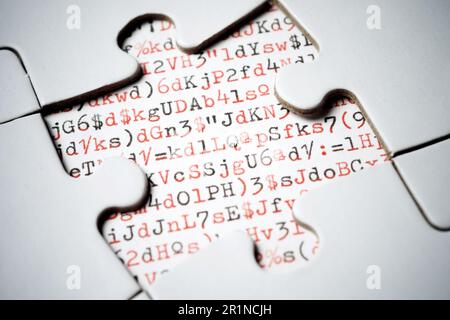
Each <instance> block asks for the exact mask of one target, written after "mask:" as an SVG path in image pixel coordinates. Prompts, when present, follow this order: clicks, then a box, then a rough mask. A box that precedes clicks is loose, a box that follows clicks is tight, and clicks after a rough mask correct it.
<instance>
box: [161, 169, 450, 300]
mask: <svg viewBox="0 0 450 320" xmlns="http://www.w3.org/2000/svg"><path fill="white" fill-rule="evenodd" d="M358 199H360V201H358ZM295 214H296V217H297V218H298V220H299V221H303V223H305V224H307V225H309V226H310V227H312V228H314V229H315V232H316V233H317V235H318V237H319V239H320V249H319V251H318V254H317V256H316V257H315V258H314V260H313V261H312V262H311V263H310V265H308V266H307V267H305V268H302V269H298V270H297V271H295V272H290V273H284V274H268V273H265V272H263V271H262V270H261V269H259V268H258V266H257V264H256V263H255V261H254V258H253V245H252V242H251V240H250V239H249V238H248V237H247V236H245V235H244V234H233V235H230V237H228V238H227V239H224V240H222V241H220V240H219V241H217V242H216V243H214V244H212V245H211V246H210V247H209V248H208V249H206V250H203V251H202V252H200V253H198V254H197V255H195V256H193V257H192V258H191V259H190V260H189V261H186V262H185V263H184V264H182V265H180V266H179V268H177V269H175V270H173V271H171V272H170V273H168V274H167V275H165V277H164V279H163V280H162V281H160V282H158V283H157V284H156V285H155V288H154V289H155V292H156V294H155V296H156V297H158V298H175V299H197V298H201V299H217V298H230V299H231V298H232V299H260V298H264V299H284V298H295V299H315V298H328V299H329V298H331V299H336V298H339V299H342V298H357V299H372V298H373V299H388V298H397V299H398V298H401V299H409V298H447V299H448V298H449V297H450V276H449V275H448V270H449V268H450V259H449V258H448V255H447V252H448V248H449V246H450V233H447V232H441V231H437V230H435V229H433V228H431V227H430V226H429V225H428V223H427V222H426V221H425V219H424V217H423V216H422V215H421V213H420V211H419V209H418V208H417V206H416V205H415V203H414V201H413V200H412V198H411V197H410V195H409V193H408V191H407V189H406V188H405V186H404V184H403V182H402V181H401V179H400V178H399V176H398V175H397V172H396V171H395V169H394V168H393V166H392V164H390V163H389V164H385V165H381V166H378V167H376V168H373V169H371V170H367V171H365V172H363V173H361V174H359V175H354V176H352V177H349V178H348V179H342V180H339V181H337V182H336V183H333V184H328V185H326V186H324V187H323V188H321V189H318V190H315V191H311V192H309V193H307V194H306V195H305V196H304V197H302V198H301V199H300V200H299V201H298V207H297V210H296V212H295Z"/></svg>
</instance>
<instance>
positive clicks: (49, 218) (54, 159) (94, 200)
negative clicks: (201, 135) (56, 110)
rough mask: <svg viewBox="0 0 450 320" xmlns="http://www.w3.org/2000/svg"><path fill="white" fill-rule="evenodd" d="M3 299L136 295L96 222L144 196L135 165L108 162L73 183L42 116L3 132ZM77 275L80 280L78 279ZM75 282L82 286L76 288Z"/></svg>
mask: <svg viewBox="0 0 450 320" xmlns="http://www.w3.org/2000/svg"><path fill="white" fill-rule="evenodd" d="M0 149H1V152H0V164H1V166H0V170H1V177H2V178H1V182H0V184H1V190H2V215H1V220H2V223H1V225H0V252H1V253H2V258H3V260H2V261H3V262H2V265H1V269H0V270H1V271H0V287H1V290H0V296H1V298H2V299H5V298H6V299H8V298H23V299H28V298H39V299H49V298H50V299H79V298H82V299H91V298H105V299H118V298H121V299H124V298H128V297H131V296H132V295H133V294H135V293H136V292H137V291H138V290H139V289H138V285H137V283H136V282H135V281H134V280H133V277H132V276H131V275H130V274H129V273H128V272H127V271H126V269H125V267H124V266H123V265H122V264H121V262H120V261H119V259H118V258H117V257H116V256H115V254H114V252H113V251H112V250H111V249H110V248H109V247H108V245H107V243H106V241H105V240H104V239H103V238H102V236H101V234H100V232H99V229H98V223H99V219H100V218H99V216H100V214H101V213H102V212H104V211H105V210H106V209H116V208H117V209H119V208H120V209H129V208H130V207H133V206H135V205H136V204H139V203H140V202H141V201H142V200H143V198H144V197H145V195H146V190H147V189H146V186H147V183H146V178H145V175H144V174H143V173H142V172H141V171H140V170H139V168H138V167H137V166H136V165H134V164H133V163H132V162H131V161H128V160H125V159H110V160H107V161H105V162H104V164H102V166H101V168H100V170H99V171H98V172H97V173H96V174H95V175H93V176H92V177H88V178H83V179H78V180H76V179H75V178H72V177H70V176H69V175H67V173H66V172H65V171H64V169H63V167H62V166H61V163H60V160H59V158H58V155H57V153H56V151H55V149H54V146H53V145H52V142H51V138H50V136H49V134H48V131H47V128H46V127H45V125H44V122H43V120H42V118H41V116H40V115H39V114H36V115H31V116H27V117H24V118H21V119H17V120H14V121H11V122H8V123H6V124H3V125H1V126H0ZM77 277H78V278H77ZM71 281H75V284H76V283H77V281H79V286H78V285H75V288H73V287H72V285H71Z"/></svg>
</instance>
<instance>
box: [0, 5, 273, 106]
mask: <svg viewBox="0 0 450 320" xmlns="http://www.w3.org/2000/svg"><path fill="white" fill-rule="evenodd" d="M267 6H268V2H266V1H264V0H246V1H242V0H231V1H230V0H226V1H210V0H190V1H181V0H180V1H176V0H171V1H167V0H152V1H148V0H138V1H133V2H132V3H130V2H129V1H124V0H119V1H107V0H101V1H89V0H80V1H77V4H76V6H75V8H78V13H79V16H78V17H79V19H80V20H79V21H80V24H79V27H80V28H79V29H76V28H75V29H69V28H68V27H67V21H68V20H69V19H76V18H77V16H73V17H72V16H71V15H74V14H77V10H75V11H74V12H72V11H68V12H67V10H68V9H69V8H72V7H74V6H73V2H72V1H69V0H62V1H52V0H45V1H40V2H39V3H36V2H35V1H29V0H15V1H2V2H1V3H0V30H1V31H0V47H10V48H13V49H14V50H16V51H17V52H18V53H19V55H20V56H21V58H22V61H23V63H24V65H25V68H26V69H27V72H28V74H29V76H30V78H31V79H32V82H33V85H34V88H35V90H36V94H37V96H38V98H39V101H40V102H41V105H42V106H49V105H55V104H57V105H61V104H66V105H67V104H73V103H75V102H76V101H82V100H86V99H87V98H88V97H90V96H93V95H96V94H100V93H104V92H107V91H111V90H113V89H117V88H118V87H122V86H124V85H126V84H128V83H130V82H132V81H134V80H137V79H138V78H139V77H140V76H141V70H140V67H139V65H138V63H137V62H136V60H135V59H133V58H132V57H131V56H129V55H128V54H127V53H125V52H123V51H122V50H120V48H119V47H118V45H117V37H118V35H119V33H120V32H121V31H122V29H123V28H124V27H125V26H127V25H130V24H131V22H132V21H134V20H136V19H139V18H143V17H146V16H154V17H158V18H159V17H161V16H168V17H170V19H171V20H172V21H174V24H175V25H176V28H177V42H178V44H179V45H180V46H181V47H182V48H184V49H188V50H190V51H193V50H199V49H202V48H203V47H204V46H205V45H207V44H209V43H210V42H211V41H213V40H216V39H217V38H218V37H219V36H221V35H222V34H223V32H224V31H226V30H228V29H230V28H232V27H234V26H235V25H236V24H237V23H239V22H240V21H242V20H243V19H245V18H247V17H249V16H251V15H252V14H254V13H255V12H258V11H259V10H262V9H263V8H265V7H267ZM66 12H67V13H66ZM205 12H207V14H205ZM44 17H45V18H44ZM49 53H56V54H49ZM98 53H102V54H98ZM105 57H106V58H105ZM36 110H37V109H36Z"/></svg>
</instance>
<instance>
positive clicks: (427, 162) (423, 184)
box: [394, 139, 450, 230]
mask: <svg viewBox="0 0 450 320" xmlns="http://www.w3.org/2000/svg"><path fill="white" fill-rule="evenodd" d="M449 160H450V140H449V139H447V140H444V141H442V142H439V143H435V144H433V145H431V146H428V147H426V148H422V149H419V150H416V151H414V152H409V153H406V154H403V155H401V156H398V157H396V158H395V159H394V162H395V165H396V167H397V169H398V171H399V173H400V175H401V177H402V179H403V181H404V182H405V183H406V185H407V186H408V188H409V190H410V192H411V194H412V196H413V197H414V199H415V200H416V201H417V203H418V205H419V207H420V208H421V209H422V211H423V213H424V214H425V216H426V217H427V219H428V221H429V222H430V223H431V224H432V225H433V226H435V227H436V228H438V229H443V230H449V229H450V198H449V196H448V191H449V189H450V185H449V184H450V167H449Z"/></svg>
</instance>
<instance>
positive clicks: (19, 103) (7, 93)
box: [0, 50, 39, 124]
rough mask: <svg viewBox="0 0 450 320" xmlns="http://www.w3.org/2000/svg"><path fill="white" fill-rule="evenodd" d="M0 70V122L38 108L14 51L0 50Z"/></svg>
mask: <svg viewBox="0 0 450 320" xmlns="http://www.w3.org/2000/svg"><path fill="white" fill-rule="evenodd" d="M0 70H1V72H0V96H1V97H2V98H1V99H2V104H1V105H0V124H1V123H4V122H7V121H10V120H12V119H15V118H18V117H20V116H23V115H26V114H28V113H31V112H33V111H35V110H38V109H39V103H38V102H37V101H36V97H35V95H34V91H33V87H32V86H31V83H30V81H29V79H28V75H27V74H26V73H25V71H24V70H23V67H22V65H21V62H20V60H19V59H18V57H17V56H16V54H15V53H14V52H12V51H10V50H0Z"/></svg>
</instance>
